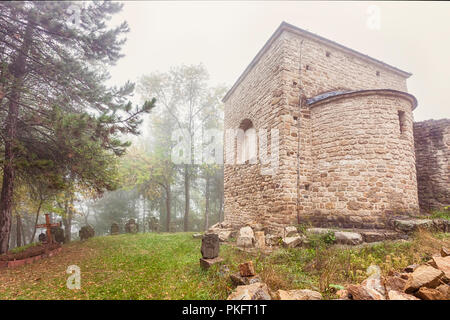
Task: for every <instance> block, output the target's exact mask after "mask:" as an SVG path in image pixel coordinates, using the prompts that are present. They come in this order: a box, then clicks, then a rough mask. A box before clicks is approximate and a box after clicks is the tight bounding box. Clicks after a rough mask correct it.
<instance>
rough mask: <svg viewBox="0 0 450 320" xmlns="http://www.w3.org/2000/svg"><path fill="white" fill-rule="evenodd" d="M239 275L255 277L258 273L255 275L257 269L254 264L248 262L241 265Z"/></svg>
mask: <svg viewBox="0 0 450 320" xmlns="http://www.w3.org/2000/svg"><path fill="white" fill-rule="evenodd" d="M239 274H240V275H241V276H242V277H251V276H254V275H255V274H256V273H255V268H254V267H253V262H252V261H247V262H244V263H241V264H240V265H239Z"/></svg>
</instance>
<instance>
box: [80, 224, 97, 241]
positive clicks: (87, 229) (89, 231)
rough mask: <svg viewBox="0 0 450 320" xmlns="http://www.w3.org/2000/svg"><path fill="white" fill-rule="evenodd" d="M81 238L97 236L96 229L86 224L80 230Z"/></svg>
mask: <svg viewBox="0 0 450 320" xmlns="http://www.w3.org/2000/svg"><path fill="white" fill-rule="evenodd" d="M78 234H79V235H80V240H86V239H89V238H92V237H93V236H95V230H94V228H92V227H91V226H84V227H82V228H81V229H80V231H79V232H78Z"/></svg>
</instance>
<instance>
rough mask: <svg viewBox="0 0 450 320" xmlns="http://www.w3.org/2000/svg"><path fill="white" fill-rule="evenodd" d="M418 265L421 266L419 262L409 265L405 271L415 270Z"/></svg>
mask: <svg viewBox="0 0 450 320" xmlns="http://www.w3.org/2000/svg"><path fill="white" fill-rule="evenodd" d="M418 266H419V265H418V264H411V265H409V266H407V267H406V268H405V269H403V271H405V272H414V270H416V269H417V267H418Z"/></svg>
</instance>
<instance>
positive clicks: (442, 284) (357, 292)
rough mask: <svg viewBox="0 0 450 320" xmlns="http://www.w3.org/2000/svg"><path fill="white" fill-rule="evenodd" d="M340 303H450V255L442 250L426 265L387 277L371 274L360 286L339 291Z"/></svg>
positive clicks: (412, 266)
mask: <svg viewBox="0 0 450 320" xmlns="http://www.w3.org/2000/svg"><path fill="white" fill-rule="evenodd" d="M337 295H338V296H339V297H340V300H450V255H449V249H448V248H444V247H443V248H442V249H441V252H440V255H435V256H433V257H432V259H431V260H429V261H428V262H427V263H425V264H422V265H411V266H408V267H406V268H405V269H404V270H403V271H402V272H391V273H390V274H389V275H388V276H386V277H381V276H380V274H379V273H375V274H373V275H371V276H370V277H369V278H368V279H366V280H364V281H363V282H362V283H361V284H360V285H354V284H352V285H348V286H347V287H346V289H345V290H339V291H338V292H337Z"/></svg>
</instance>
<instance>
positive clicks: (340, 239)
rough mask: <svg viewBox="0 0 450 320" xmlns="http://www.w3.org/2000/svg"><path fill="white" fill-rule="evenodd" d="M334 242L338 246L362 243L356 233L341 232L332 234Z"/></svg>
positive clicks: (360, 237)
mask: <svg viewBox="0 0 450 320" xmlns="http://www.w3.org/2000/svg"><path fill="white" fill-rule="evenodd" d="M334 236H335V238H336V242H337V243H339V244H348V245H357V244H361V243H362V242H363V239H362V236H361V234H359V233H356V232H341V231H337V232H335V233H334Z"/></svg>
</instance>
